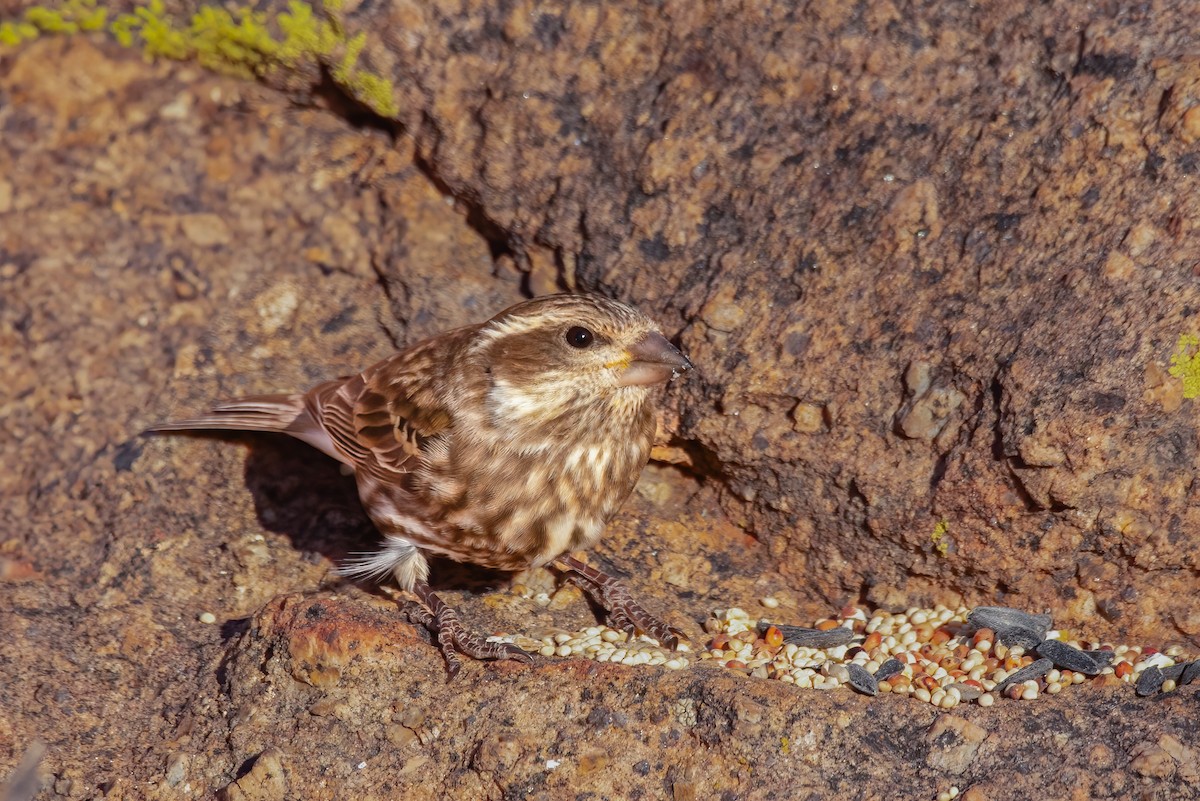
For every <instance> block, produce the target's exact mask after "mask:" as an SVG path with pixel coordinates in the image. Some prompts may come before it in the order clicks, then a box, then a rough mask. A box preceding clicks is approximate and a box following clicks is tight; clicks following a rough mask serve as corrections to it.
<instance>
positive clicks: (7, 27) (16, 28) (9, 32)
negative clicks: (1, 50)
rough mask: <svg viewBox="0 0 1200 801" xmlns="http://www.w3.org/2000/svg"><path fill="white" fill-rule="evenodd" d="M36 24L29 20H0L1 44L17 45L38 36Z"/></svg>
mask: <svg viewBox="0 0 1200 801" xmlns="http://www.w3.org/2000/svg"><path fill="white" fill-rule="evenodd" d="M38 33H39V31H38V29H37V26H36V25H33V24H31V23H28V22H0V45H3V46H5V47H15V46H16V45H19V44H21V42H28V41H32V40H33V39H36V38H38Z"/></svg>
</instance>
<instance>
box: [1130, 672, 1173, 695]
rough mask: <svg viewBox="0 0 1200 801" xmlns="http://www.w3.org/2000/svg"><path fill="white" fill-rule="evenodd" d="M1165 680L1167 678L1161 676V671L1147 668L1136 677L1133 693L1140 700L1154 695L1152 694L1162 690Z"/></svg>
mask: <svg viewBox="0 0 1200 801" xmlns="http://www.w3.org/2000/svg"><path fill="white" fill-rule="evenodd" d="M1166 680H1167V677H1166V676H1164V675H1163V672H1162V670H1161V669H1159V668H1156V667H1148V668H1146V669H1145V670H1143V671H1142V675H1141V676H1139V677H1138V681H1137V687H1136V688H1135V692H1137V694H1138V696H1139V697H1142V698H1144V697H1145V696H1147V695H1154V693H1156V692H1158V691H1159V690H1161V689H1162V686H1163V682H1164V681H1166Z"/></svg>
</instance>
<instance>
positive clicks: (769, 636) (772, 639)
mask: <svg viewBox="0 0 1200 801" xmlns="http://www.w3.org/2000/svg"><path fill="white" fill-rule="evenodd" d="M763 640H765V641H766V643H767V647H768V648H778V647H779V646H781V645H783V632H782V631H780V630H779V629H777V628H775V627H774V626H768V627H767V632H766V634H764V635H763Z"/></svg>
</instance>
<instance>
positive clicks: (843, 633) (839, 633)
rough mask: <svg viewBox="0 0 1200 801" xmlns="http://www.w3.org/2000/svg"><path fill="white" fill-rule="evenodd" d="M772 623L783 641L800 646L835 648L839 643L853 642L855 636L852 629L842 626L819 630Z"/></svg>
mask: <svg viewBox="0 0 1200 801" xmlns="http://www.w3.org/2000/svg"><path fill="white" fill-rule="evenodd" d="M774 625H775V628H777V629H779V633H780V634H782V635H783V641H784V642H785V643H791V644H792V645H796V646H799V647H801V648H836V647H837V646H839V645H848V644H849V643H851V642H853V641H854V636H855V635H854V632H853V631H851V630H850V629H848V628H845V627H844V626H838V627H837V628H835V629H830V630H829V631H821V630H820V629H806V628H803V627H801V626H782V625H780V624H778V623H775V624H774Z"/></svg>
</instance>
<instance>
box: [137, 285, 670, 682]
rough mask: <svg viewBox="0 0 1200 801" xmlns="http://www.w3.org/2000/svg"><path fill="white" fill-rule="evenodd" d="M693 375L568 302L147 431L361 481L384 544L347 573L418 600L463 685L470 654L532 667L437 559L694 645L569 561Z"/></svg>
mask: <svg viewBox="0 0 1200 801" xmlns="http://www.w3.org/2000/svg"><path fill="white" fill-rule="evenodd" d="M691 369H693V364H692V362H691V361H690V360H689V359H688V357H687V356H685V355H684V354H683V353H682V352H681V351H680V350H679V349H678V348H676V347H675V346H674V345H672V344H671V342H670V341H669V340H668V339H667V338H666V337H665V336H664V335H663V334H662V333H661V332H660V331H659V330H658V327H657V326H656V325H655V323H654V322H653V321H652V320H651V319H650V318H649V317H648V316H646V315H645V314H643V313H642V312H640V311H638V310H636V309H635V308H633V307H632V306H629V305H627V304H625V303H622V302H620V301H617V300H613V299H611V298H608V297H606V296H603V295H599V294H589V293H563V294H554V295H545V296H540V297H535V298H532V299H529V300H525V301H523V302H520V303H517V304H516V305H513V306H511V307H509V308H507V309H505V310H503V311H501V312H500V313H499V314H496V315H495V316H493V317H492V318H491V319H489V320H487V321H485V322H482V323H478V324H474V325H467V326H463V327H460V328H455V329H453V330H450V331H446V332H444V333H442V334H439V335H436V336H433V337H430V338H428V339H425V340H422V341H420V342H417V343H415V344H413V345H411V346H409V347H407V348H405V349H403V350H400V351H398V352H396V353H395V354H393V355H392V356H389V357H388V358H386V359H384V360H383V361H380V362H378V363H376V364H374V365H372V366H370V367H368V368H366V369H365V370H363V371H362V372H360V373H358V374H357V375H349V376H343V377H340V378H336V379H333V380H330V381H326V382H324V383H321V384H317V385H316V386H314V387H312V388H311V389H309V390H308V391H307V392H303V393H289V394H273V395H257V396H253V397H244V398H239V399H236V400H230V401H226V402H224V403H221V404H219V405H217V406H214V407H213V408H212V409H211V410H209V411H207V412H204V413H202V414H200V415H198V416H195V417H191V418H189V419H183V420H177V421H173V422H166V423H162V424H159V425H156V426H153V427H151V428H150V429H148V430H147V431H148V433H161V432H175V431H188V430H200V429H225V430H241V431H266V432H280V433H283V434H287V435H290V436H292V437H294V438H296V439H298V440H301V441H303V442H305V443H307V444H309V445H311V446H312V447H314V448H316V449H317V450H319V451H321V452H322V453H325V454H326V455H328V456H330V457H332V458H334V459H336V460H337V461H339V462H341V463H342V464H343V465H346V467H347V468H348V469H349V470H352V471H353V474H354V477H355V481H356V484H357V488H358V493H359V499H360V501H361V503H362V506H363V508H364V510H365V511H366V513H367V516H368V517H369V518H370V519H371V521H372V523H373V524H374V526H375V528H376V529H377V530H378V531H379V533H380V534H381V535H382V543H381V544H380V546H379V547H378V548H377V549H376V550H374V551H371V552H369V553H365V554H360V555H358V556H357V557H355V558H352V559H350V560H349V561H347V562H346V563H344V564H342V565H341V566H340V567H339V572H340V573H341V574H342V575H344V576H347V577H350V578H352V579H363V580H376V581H386V580H388V579H392V580H394V581H395V582H396V584H398V585H399V587H400V588H401V589H402V590H405V591H407V592H409V593H411V594H412V595H414V596H416V598H417V600H418V602H419V604H418V606H417V607H416V610H417V611H416V613H415V618H416V620H417V622H419V623H421V624H423V625H424V626H426V627H427V628H428V629H429V630H430V632H431V634H432V635H433V637H434V638H435V639H436V641H437V643H438V646H439V648H440V650H441V652H442V655H443V657H444V658H445V660H446V663H447V668H448V671H449V675H450V678H453V677H454V676H455V675H456V674H457V673H458V671H459V669H460V667H461V662H460V660H459V654H462V655H466V656H468V657H471V658H473V659H477V660H497V659H516V660H522V661H531V659H532V657H531V655H530V654H528V653H527V652H526V651H524V650H523V649H521V648H519V647H518V646H516V645H514V644H511V643H504V642H493V641H489V640H488V639H487V638H486V637H485V636H483V635H481V634H480V633H479V632H477V631H476V630H474V629H472V628H469V627H467V626H466V625H464V623H463V621H462V619H461V617H460V616H459V615H458V613H457V611H456V610H455V609H453V608H452V607H451V606H449V605H448V604H446V603H445V602H444V601H443V600H442V599H441V598H440V597H439V596H438V595H437V594H436V593H434V592H433V590H432V589H431V587H430V585H429V557H430V556H440V557H448V558H450V559H452V560H456V561H459V562H466V563H470V564H474V565H479V566H482V567H485V568H492V569H497V570H504V571H519V570H525V569H529V568H533V567H541V566H552V567H555V568H557V569H559V570H560V571H562V572H563V574H564V575H565V578H566V579H567V580H569V581H571V582H572V583H574V584H576V585H577V586H579V587H580V588H581V589H582V590H583V591H584V592H585V593H586V594H587V595H588V596H589V597H591V598H592V600H593V601H594V602H595V603H596V604H597V605H598V606H600V607H601V608H602V609H603V610H605V611H606V613H607V618H608V622H609V624H610V625H612V626H613V627H614V628H618V629H622V630H625V631H628V632H630V633H631V634H632V633H633V632H635V631H640V632H643V633H645V634H647V635H649V636H651V637H653V638H654V639H656V640H658V641H659V642H660V643H662V644H664V645H666V646H668V647H670V648H675V647H677V646H678V642H679V637H680V636H681V632H680V631H679V630H678V629H675V628H673V627H671V626H668V625H666V624H665V623H663V622H662V621H661V620H659V619H658V618H656V617H654V616H653V615H651V614H650V613H649V612H648V611H647V610H646V609H645V608H644V607H643V606H641V605H640V604H639V603H638V602H637V601H636V600H635V599H634V597H633V596H632V594H631V593H630V591H629V590H628V588H627V586H626V584H625V583H624V582H623V581H622V580H620V579H618V578H616V577H615V576H612V575H610V574H608V573H606V572H604V571H602V570H600V569H599V568H597V567H595V566H593V565H591V564H588V563H587V562H584V561H582V560H580V559H579V558H577V557H575V556H573V555H572V553H573V552H578V551H583V550H586V549H587V548H589V547H591V546H592V545H594V544H595V543H596V542H597V540H598V539H599V538H600V536H601V533H602V532H603V530H604V528H605V525H606V524H607V523H608V521H609V520H610V519H611V518H612V517H613V516H614V515H615V514H616V512H617V511H618V509H619V508H620V507H621V505H622V503H623V502H624V501H625V499H626V498H627V497H628V495H629V493H630V491H631V490H632V489H633V486H634V484H635V483H636V482H637V479H638V476H639V475H640V474H641V472H642V469H643V468H644V467H645V466H646V464H647V462H648V460H649V456H650V449H651V447H652V445H653V441H654V435H655V428H656V422H655V412H654V401H653V395H654V390H655V388H656V387H658V386H659V385H662V384H665V383H667V382H669V381H671V380H673V379H674V378H676V377H677V376H679V375H680V374H682V373H684V372H686V371H688V370H691Z"/></svg>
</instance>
